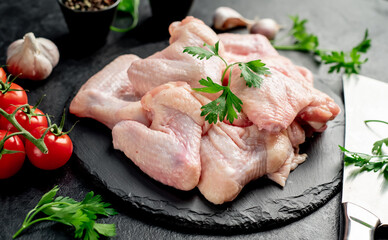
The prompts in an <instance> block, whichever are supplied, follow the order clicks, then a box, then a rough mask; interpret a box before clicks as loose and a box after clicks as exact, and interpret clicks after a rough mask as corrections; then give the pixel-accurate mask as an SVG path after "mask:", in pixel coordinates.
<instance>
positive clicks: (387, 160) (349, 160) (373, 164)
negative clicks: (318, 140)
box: [339, 120, 388, 180]
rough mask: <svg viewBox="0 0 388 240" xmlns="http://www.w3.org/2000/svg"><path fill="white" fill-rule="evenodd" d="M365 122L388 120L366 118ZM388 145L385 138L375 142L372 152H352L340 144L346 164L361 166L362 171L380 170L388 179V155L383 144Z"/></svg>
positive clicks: (387, 140) (387, 139)
mask: <svg viewBox="0 0 388 240" xmlns="http://www.w3.org/2000/svg"><path fill="white" fill-rule="evenodd" d="M364 122H365V124H367V123H369V122H379V123H384V124H388V122H385V121H381V120H366V121H364ZM384 144H385V145H386V146H388V138H383V139H381V140H379V141H376V142H374V143H373V147H372V154H373V155H369V154H365V153H356V152H350V151H348V150H347V149H345V148H344V147H342V146H339V148H340V149H341V151H342V152H344V162H345V166H349V165H353V164H354V165H355V166H357V167H360V172H363V171H368V172H370V171H374V172H377V171H380V172H381V173H382V174H383V175H384V178H385V179H386V180H388V155H383V152H382V147H383V145H384Z"/></svg>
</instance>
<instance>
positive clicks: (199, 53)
mask: <svg viewBox="0 0 388 240" xmlns="http://www.w3.org/2000/svg"><path fill="white" fill-rule="evenodd" d="M183 52H184V53H188V54H190V55H192V56H193V57H197V58H198V59H200V60H202V59H204V58H206V60H208V59H209V58H211V57H213V56H216V54H215V53H214V52H211V51H209V50H207V49H204V48H201V47H196V46H193V47H185V48H184V50H183Z"/></svg>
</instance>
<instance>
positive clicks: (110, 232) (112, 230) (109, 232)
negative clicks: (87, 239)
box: [93, 223, 116, 237]
mask: <svg viewBox="0 0 388 240" xmlns="http://www.w3.org/2000/svg"><path fill="white" fill-rule="evenodd" d="M93 227H94V229H95V230H96V231H97V232H98V233H99V234H101V235H104V236H106V237H114V236H116V225H114V224H101V223H94V226H93Z"/></svg>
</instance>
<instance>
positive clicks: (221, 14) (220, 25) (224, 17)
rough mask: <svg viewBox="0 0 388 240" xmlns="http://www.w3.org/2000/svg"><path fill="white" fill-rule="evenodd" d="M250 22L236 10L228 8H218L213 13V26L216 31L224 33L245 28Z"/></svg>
mask: <svg viewBox="0 0 388 240" xmlns="http://www.w3.org/2000/svg"><path fill="white" fill-rule="evenodd" d="M249 24H252V21H251V20H249V19H246V18H244V17H243V16H241V14H240V13H238V12H237V11H236V10H234V9H232V8H229V7H219V8H217V9H216V10H215V11H214V15H213V26H214V28H215V29H217V30H221V31H225V30H228V29H232V28H235V27H245V26H247V25H249Z"/></svg>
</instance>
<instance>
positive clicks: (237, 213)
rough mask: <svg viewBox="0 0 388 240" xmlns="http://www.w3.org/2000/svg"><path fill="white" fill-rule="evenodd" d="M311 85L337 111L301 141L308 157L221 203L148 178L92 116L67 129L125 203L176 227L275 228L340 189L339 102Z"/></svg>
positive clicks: (92, 168) (80, 153)
mask: <svg viewBox="0 0 388 240" xmlns="http://www.w3.org/2000/svg"><path fill="white" fill-rule="evenodd" d="M315 86H316V87H317V88H318V89H320V90H322V91H323V92H326V93H327V94H329V95H330V96H331V97H332V98H334V99H335V102H336V103H338V104H339V105H340V107H341V109H342V111H341V113H340V115H339V116H338V117H337V118H336V119H335V120H334V121H331V122H330V123H329V124H328V128H327V130H326V131H325V132H324V133H322V134H317V135H315V136H314V137H313V138H310V139H308V140H307V142H306V143H305V144H304V145H303V146H302V148H301V152H305V153H307V154H308V156H309V157H308V159H307V161H306V162H305V163H303V164H302V165H300V166H299V167H298V168H297V169H296V170H294V171H293V172H292V173H291V174H290V176H289V178H288V180H287V184H286V186H285V187H284V188H282V187H280V186H278V185H277V184H275V183H273V182H272V181H270V180H268V179H266V178H261V179H258V180H256V181H254V182H251V183H250V184H248V185H247V186H246V187H245V188H244V189H243V191H242V192H241V193H240V195H239V196H238V197H237V198H236V199H235V200H234V201H233V202H231V203H226V204H223V205H221V206H216V205H213V204H211V203H209V202H208V201H207V200H206V199H205V198H203V196H202V195H201V194H200V192H199V191H198V190H197V189H194V190H192V191H189V192H183V191H179V190H176V189H174V188H171V187H168V186H165V185H163V184H161V183H159V182H157V181H155V180H153V179H151V178H150V177H148V176H147V175H146V174H144V173H143V172H142V171H141V170H140V169H139V168H137V167H136V166H135V165H134V164H133V163H132V162H131V160H130V159H128V158H127V157H126V156H125V155H124V154H123V153H122V152H120V151H118V150H114V149H113V145H112V136H111V131H110V130H109V129H108V128H107V127H105V126H104V125H102V124H100V123H98V122H97V121H94V120H92V119H81V121H80V122H79V124H78V125H77V127H76V128H75V129H74V131H73V132H72V140H73V142H74V146H75V148H74V153H75V154H76V155H77V157H78V158H79V159H80V160H81V161H80V162H81V164H82V166H83V167H85V169H86V170H87V171H88V172H89V173H90V174H92V175H93V176H94V177H95V178H96V179H98V183H97V184H102V185H103V186H104V187H106V189H107V190H108V191H109V192H111V193H112V194H114V195H116V196H118V197H120V198H121V199H122V200H123V201H124V202H125V204H128V206H129V207H135V208H138V209H140V210H141V211H144V213H149V214H152V215H153V216H154V217H155V218H157V219H159V220H160V221H163V220H166V221H170V222H172V224H173V225H174V226H176V227H186V228H189V229H201V230H202V231H214V232H220V231H222V232H224V231H226V232H232V231H233V232H234V233H236V232H240V231H242V230H244V231H254V230H263V229H266V228H272V227H275V226H276V227H278V226H280V225H282V224H286V223H288V222H290V221H293V220H296V219H299V218H301V217H303V216H305V215H307V214H309V213H311V212H312V211H314V210H316V209H317V208H319V207H320V206H322V205H323V204H325V203H326V202H327V201H328V200H329V199H330V198H331V197H332V196H334V195H335V194H336V193H337V192H338V191H339V186H340V183H341V177H342V161H341V159H342V155H341V152H340V151H339V148H338V145H343V141H344V114H343V112H344V111H343V104H342V100H341V99H340V97H338V96H337V95H335V94H334V93H333V92H331V90H330V89H329V88H328V87H327V86H325V85H324V84H323V83H322V82H320V81H316V82H315ZM75 120H78V118H76V117H75V116H72V117H70V118H69V121H70V122H71V121H75ZM128 134H130V133H128Z"/></svg>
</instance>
